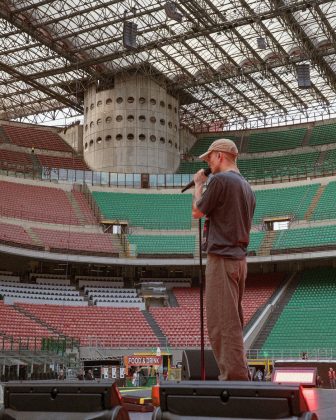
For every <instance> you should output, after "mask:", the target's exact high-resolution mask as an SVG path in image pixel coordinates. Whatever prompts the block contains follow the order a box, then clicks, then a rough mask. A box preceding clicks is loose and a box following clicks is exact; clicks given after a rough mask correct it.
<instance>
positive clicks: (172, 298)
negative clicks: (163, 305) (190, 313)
mask: <svg viewBox="0 0 336 420" xmlns="http://www.w3.org/2000/svg"><path fill="white" fill-rule="evenodd" d="M167 295H168V302H169V306H171V307H172V308H177V307H178V306H180V305H179V304H178V302H177V299H176V296H175V295H174V293H173V291H172V290H170V289H168V290H167Z"/></svg>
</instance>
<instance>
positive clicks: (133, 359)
mask: <svg viewBox="0 0 336 420" xmlns="http://www.w3.org/2000/svg"><path fill="white" fill-rule="evenodd" d="M126 362H127V364H128V366H161V365H162V356H126Z"/></svg>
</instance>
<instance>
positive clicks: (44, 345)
mask: <svg viewBox="0 0 336 420" xmlns="http://www.w3.org/2000/svg"><path fill="white" fill-rule="evenodd" d="M75 348H78V342H77V341H76V340H74V339H72V338H65V337H64V336H63V337H15V338H14V337H11V336H4V335H2V336H1V337H0V351H15V352H22V351H26V350H29V351H31V352H41V351H42V352H43V351H45V352H52V353H57V354H61V355H63V354H64V353H65V352H66V350H71V351H73V350H74V349H75Z"/></svg>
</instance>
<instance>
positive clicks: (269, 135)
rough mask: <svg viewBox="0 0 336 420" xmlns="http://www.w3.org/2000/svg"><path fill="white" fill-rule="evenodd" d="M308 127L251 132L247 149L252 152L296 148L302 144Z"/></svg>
mask: <svg viewBox="0 0 336 420" xmlns="http://www.w3.org/2000/svg"><path fill="white" fill-rule="evenodd" d="M306 132H307V129H306V128H294V129H288V130H285V131H267V132H261V133H260V132H259V133H252V134H250V138H249V142H248V148H247V151H248V152H250V153H260V152H273V151H275V150H287V149H295V148H297V147H300V146H301V145H302V141H303V139H304V136H305V134H306Z"/></svg>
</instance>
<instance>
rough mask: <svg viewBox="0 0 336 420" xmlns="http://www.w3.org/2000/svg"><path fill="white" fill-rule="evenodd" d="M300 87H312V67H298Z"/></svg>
mask: <svg viewBox="0 0 336 420" xmlns="http://www.w3.org/2000/svg"><path fill="white" fill-rule="evenodd" d="M296 73H297V81H298V87H299V88H301V89H306V88H310V87H311V80H310V66H309V64H299V65H297V66H296Z"/></svg>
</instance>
